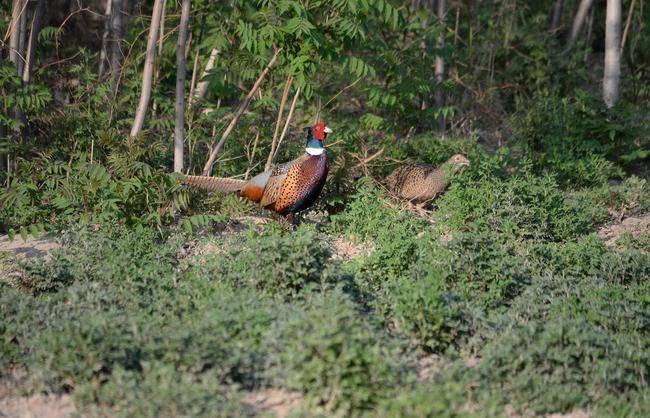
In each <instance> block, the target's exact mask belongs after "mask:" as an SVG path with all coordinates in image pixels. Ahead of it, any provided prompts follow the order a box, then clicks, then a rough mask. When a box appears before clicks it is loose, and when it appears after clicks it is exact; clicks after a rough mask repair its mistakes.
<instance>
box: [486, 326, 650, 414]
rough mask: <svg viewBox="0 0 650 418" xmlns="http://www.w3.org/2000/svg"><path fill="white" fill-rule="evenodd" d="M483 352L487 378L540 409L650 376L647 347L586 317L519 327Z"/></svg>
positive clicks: (624, 388)
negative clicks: (641, 348) (640, 348)
mask: <svg viewBox="0 0 650 418" xmlns="http://www.w3.org/2000/svg"><path fill="white" fill-rule="evenodd" d="M482 357H483V358H482V360H481V363H480V364H479V366H478V372H479V374H480V375H481V378H482V380H483V381H484V382H486V384H488V385H493V384H494V385H497V386H498V387H500V388H501V389H503V390H505V391H506V393H508V394H509V396H510V399H511V401H514V402H515V403H516V404H518V405H526V407H527V408H531V409H532V410H533V411H535V412H537V413H544V412H556V411H567V410H570V409H573V408H577V407H583V406H585V405H587V404H588V403H589V402H594V401H596V400H598V399H600V398H601V397H603V396H605V395H606V394H611V395H619V394H625V393H628V392H630V391H635V390H638V389H642V388H644V387H645V382H646V381H647V378H648V375H647V374H648V373H647V371H648V366H649V364H648V360H647V358H646V356H644V354H643V353H642V352H639V351H637V350H636V349H635V347H634V346H632V345H630V344H629V343H628V342H627V341H625V340H622V339H619V338H617V337H615V336H612V335H610V334H608V333H606V332H603V331H602V329H600V328H598V327H596V326H593V325H591V324H589V323H588V322H586V321H584V320H582V319H570V318H552V319H550V320H547V321H545V322H541V323H538V322H536V323H529V324H522V325H519V326H514V327H512V328H509V329H507V330H505V331H504V332H502V333H501V334H500V335H499V336H498V337H497V338H496V339H494V340H492V341H490V342H489V343H488V345H487V346H486V347H485V349H484V350H483V352H482Z"/></svg>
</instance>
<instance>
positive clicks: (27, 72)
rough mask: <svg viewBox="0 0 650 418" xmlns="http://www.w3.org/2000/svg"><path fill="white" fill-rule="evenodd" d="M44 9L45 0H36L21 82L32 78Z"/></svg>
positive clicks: (26, 82) (27, 81) (27, 82)
mask: <svg viewBox="0 0 650 418" xmlns="http://www.w3.org/2000/svg"><path fill="white" fill-rule="evenodd" d="M44 10H45V0H38V3H37V4H36V10H35V11H34V17H33V18H32V28H31V30H30V31H29V41H28V42H27V53H26V54H25V59H26V60H27V62H25V68H24V69H23V83H25V84H29V82H30V80H31V78H32V67H33V66H34V57H35V55H36V45H37V43H38V33H39V32H40V31H41V23H42V21H43V12H44Z"/></svg>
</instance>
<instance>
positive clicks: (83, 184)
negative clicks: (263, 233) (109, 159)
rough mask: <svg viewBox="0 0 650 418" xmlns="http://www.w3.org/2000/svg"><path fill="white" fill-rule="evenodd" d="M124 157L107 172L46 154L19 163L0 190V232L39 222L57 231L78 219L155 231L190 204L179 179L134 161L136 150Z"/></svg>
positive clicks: (88, 164)
mask: <svg viewBox="0 0 650 418" xmlns="http://www.w3.org/2000/svg"><path fill="white" fill-rule="evenodd" d="M132 148H136V149H137V147H136V146H135V145H134V146H133V147H132ZM127 154H129V155H130V157H129V158H122V157H121V154H120V155H119V156H116V157H115V162H114V163H113V165H112V166H109V168H107V167H106V166H104V165H101V164H97V163H92V164H91V163H88V162H87V161H85V160H81V161H77V162H74V163H64V162H61V161H53V160H52V159H51V158H49V157H48V156H41V157H39V158H34V159H33V160H31V161H29V162H27V161H23V162H22V163H21V166H20V168H21V175H20V176H18V177H16V178H15V179H14V180H13V181H12V183H11V187H9V188H8V189H2V190H0V203H2V205H0V208H1V209H0V228H2V229H3V230H5V231H11V230H13V229H15V228H19V227H20V226H24V225H30V224H40V223H46V224H48V225H49V226H50V227H58V228H61V227H63V226H66V225H68V224H73V223H75V222H77V221H78V220H79V219H81V220H83V221H87V222H100V223H107V222H117V221H118V220H119V222H122V223H125V224H128V225H147V226H157V227H160V226H162V225H165V224H169V223H171V221H173V219H174V216H175V215H176V214H177V213H178V211H179V210H181V209H184V208H186V207H187V206H188V204H189V197H188V194H187V190H186V189H184V188H183V187H182V186H181V181H180V177H179V176H178V175H175V174H169V173H167V172H166V170H163V169H154V168H152V167H150V166H149V165H148V164H147V163H145V162H142V161H138V160H135V161H134V160H133V158H134V155H136V156H138V155H139V154H138V153H137V151H135V150H131V152H130V153H127ZM146 155H148V154H147V153H146V152H144V155H142V156H141V157H142V158H144V157H145V156H146ZM19 179H20V180H19Z"/></svg>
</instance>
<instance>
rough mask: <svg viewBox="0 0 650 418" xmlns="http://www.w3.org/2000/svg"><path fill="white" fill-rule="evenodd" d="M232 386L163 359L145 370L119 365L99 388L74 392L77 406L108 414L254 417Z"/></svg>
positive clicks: (85, 386) (84, 387) (95, 413)
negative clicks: (135, 369)
mask: <svg viewBox="0 0 650 418" xmlns="http://www.w3.org/2000/svg"><path fill="white" fill-rule="evenodd" d="M233 392H234V391H233V390H232V389H229V388H228V387H226V386H223V385H222V383H221V382H220V380H219V379H218V378H216V377H215V376H213V375H211V374H210V373H205V374H202V375H200V376H197V375H195V374H192V373H187V372H182V371H179V370H177V369H176V368H175V367H174V366H173V365H171V364H167V363H163V362H157V361H153V362H144V363H142V371H141V372H135V371H132V370H125V369H123V368H121V367H118V368H116V369H115V370H114V371H113V372H112V373H111V376H110V378H109V379H108V380H107V382H106V383H105V384H103V385H101V386H99V387H93V386H92V385H91V384H86V385H83V386H81V387H80V388H78V389H77V390H76V391H75V392H74V398H75V401H76V404H77V408H78V409H79V410H80V411H82V412H84V413H88V414H90V415H92V416H105V417H178V416H191V417H224V418H225V417H235V416H237V417H244V416H253V414H252V410H251V408H246V407H244V406H243V405H242V404H241V403H240V401H239V400H238V398H237V395H236V394H235V393H233Z"/></svg>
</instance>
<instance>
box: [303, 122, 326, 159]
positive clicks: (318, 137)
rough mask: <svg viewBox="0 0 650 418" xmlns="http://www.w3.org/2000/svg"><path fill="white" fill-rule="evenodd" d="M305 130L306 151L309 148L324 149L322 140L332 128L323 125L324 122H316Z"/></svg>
mask: <svg viewBox="0 0 650 418" xmlns="http://www.w3.org/2000/svg"><path fill="white" fill-rule="evenodd" d="M305 132H307V152H309V151H310V150H323V149H325V147H324V146H323V141H324V140H325V138H327V134H329V133H332V130H331V129H330V128H329V127H328V126H325V123H323V122H317V123H316V124H314V126H309V127H307V128H305ZM321 152H322V151H321ZM310 154H311V152H310Z"/></svg>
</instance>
